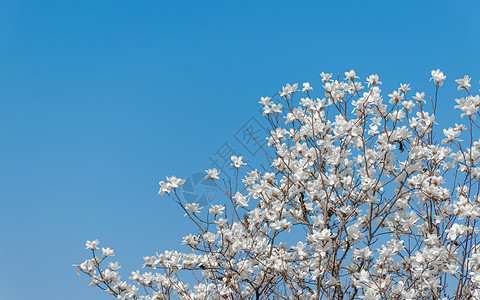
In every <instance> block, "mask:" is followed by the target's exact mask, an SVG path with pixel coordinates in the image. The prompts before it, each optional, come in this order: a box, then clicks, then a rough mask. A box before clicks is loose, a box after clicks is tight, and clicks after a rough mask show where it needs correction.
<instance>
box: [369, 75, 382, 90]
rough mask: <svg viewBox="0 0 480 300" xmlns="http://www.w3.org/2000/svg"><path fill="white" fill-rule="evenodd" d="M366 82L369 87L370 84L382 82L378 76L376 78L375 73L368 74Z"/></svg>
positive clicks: (374, 84)
mask: <svg viewBox="0 0 480 300" xmlns="http://www.w3.org/2000/svg"><path fill="white" fill-rule="evenodd" d="M367 83H368V86H369V87H370V85H371V86H376V85H377V84H382V82H381V81H379V78H378V75H377V74H375V75H373V74H372V75H370V76H368V78H367Z"/></svg>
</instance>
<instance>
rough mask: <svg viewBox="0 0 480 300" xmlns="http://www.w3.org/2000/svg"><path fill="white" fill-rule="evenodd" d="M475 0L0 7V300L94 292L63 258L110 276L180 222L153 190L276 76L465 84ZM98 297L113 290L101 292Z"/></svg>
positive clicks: (476, 31) (213, 140) (203, 152)
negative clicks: (114, 265)
mask: <svg viewBox="0 0 480 300" xmlns="http://www.w3.org/2000/svg"><path fill="white" fill-rule="evenodd" d="M479 9H480V5H479V2H478V1H295V2H284V1H270V2H266V3H265V2H259V1H232V2H230V1H221V2H220V1H217V2H205V1H201V2H200V1H199V2H184V1H182V2H179V1H171V2H166V1H119V0H116V1H101V0H97V1H20V0H17V1H1V3H0V291H1V292H0V299H9V300H10V299H12V300H32V299H35V300H43V299H49V300H50V299H71V300H77V299H82V300H84V299H92V300H101V299H110V297H109V296H108V295H106V294H105V293H103V292H101V291H99V290H97V289H96V288H92V287H89V286H88V285H87V284H88V282H89V280H88V278H87V277H86V276H80V277H78V276H77V275H76V274H75V272H74V268H73V267H72V264H74V263H80V262H83V260H85V259H86V258H87V257H88V255H87V254H88V252H87V251H86V250H85V247H84V243H85V240H87V239H95V238H98V239H100V240H101V242H102V245H106V246H110V247H112V248H113V249H115V250H116V259H118V260H119V261H120V262H121V263H122V264H123V265H124V267H123V271H128V273H127V274H129V272H130V271H131V270H132V269H133V268H137V267H138V266H140V265H141V264H142V262H143V260H142V257H143V256H145V255H153V254H154V253H155V252H156V251H163V250H164V249H174V248H178V245H179V244H180V242H181V236H182V234H186V233H187V232H189V231H190V230H192V229H193V227H192V226H191V225H190V224H189V223H188V222H187V220H186V219H184V218H183V213H182V212H181V211H180V210H179V209H178V208H177V207H176V206H175V205H174V204H173V203H172V201H169V200H168V199H167V198H160V197H159V196H158V195H157V191H158V185H157V184H158V181H159V180H164V177H165V176H170V175H173V174H175V175H177V176H179V177H186V176H188V175H189V174H191V173H192V172H197V171H202V170H204V169H206V168H208V167H209V166H210V162H209V159H208V158H209V156H210V155H211V154H212V153H213V152H215V151H216V150H217V149H218V147H219V146H220V145H221V144H222V143H223V142H224V141H225V140H228V139H230V138H231V136H232V134H233V133H234V132H235V131H236V130H237V129H238V128H239V126H241V125H242V124H243V123H244V122H245V121H246V120H247V119H248V118H249V117H250V116H251V115H253V114H254V113H255V112H256V110H257V109H258V104H257V102H258V100H259V98H260V97H261V96H269V95H271V94H272V93H273V92H275V91H276V90H279V89H280V88H281V86H282V85H284V84H285V83H287V82H290V83H293V82H299V83H302V82H304V81H309V82H310V83H311V84H312V86H314V88H315V87H317V90H319V89H320V76H319V74H320V72H322V71H325V72H333V73H335V74H337V73H340V74H342V76H343V72H345V71H348V70H350V69H351V68H353V69H355V70H356V71H357V74H359V75H360V76H361V78H362V80H364V79H365V77H366V76H367V75H369V74H371V73H378V74H379V75H380V77H381V80H382V81H383V82H384V85H383V88H384V89H385V92H390V91H391V90H393V89H396V88H397V87H398V86H399V84H400V83H411V86H412V90H413V91H425V92H427V94H431V91H432V88H433V85H432V83H429V82H428V79H429V78H430V71H431V70H432V69H437V68H440V69H442V71H444V72H445V74H446V75H447V82H446V84H445V89H444V90H445V91H444V92H443V91H442V93H441V94H440V95H441V102H440V104H439V105H440V107H441V109H442V113H441V114H439V119H440V120H445V121H447V122H449V121H451V120H452V119H450V113H451V108H452V107H453V105H454V100H453V98H454V97H455V96H456V95H458V94H457V93H455V87H456V84H455V83H454V81H453V80H454V79H456V78H459V77H463V75H464V74H469V75H470V76H472V77H473V80H472V85H473V87H472V89H473V90H474V92H475V93H477V90H478V87H479V85H478V80H479V79H480V25H479V23H478V11H479ZM112 299H113V298H112Z"/></svg>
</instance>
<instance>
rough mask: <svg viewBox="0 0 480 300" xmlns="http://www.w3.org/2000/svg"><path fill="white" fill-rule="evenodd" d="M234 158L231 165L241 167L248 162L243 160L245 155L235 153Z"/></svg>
mask: <svg viewBox="0 0 480 300" xmlns="http://www.w3.org/2000/svg"><path fill="white" fill-rule="evenodd" d="M231 159H232V163H231V164H230V165H231V166H233V167H235V168H240V167H242V166H244V165H246V163H244V162H243V161H242V160H243V156H238V157H237V156H235V155H232V157H231Z"/></svg>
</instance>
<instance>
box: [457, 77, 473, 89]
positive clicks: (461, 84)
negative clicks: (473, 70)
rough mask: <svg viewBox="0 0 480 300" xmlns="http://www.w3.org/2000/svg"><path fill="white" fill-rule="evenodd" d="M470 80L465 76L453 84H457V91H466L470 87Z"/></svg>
mask: <svg viewBox="0 0 480 300" xmlns="http://www.w3.org/2000/svg"><path fill="white" fill-rule="evenodd" d="M470 80H471V78H470V77H469V76H468V75H465V77H463V78H460V79H457V80H455V82H456V83H458V87H457V89H458V90H461V89H466V90H468V89H469V88H470V87H471V85H470Z"/></svg>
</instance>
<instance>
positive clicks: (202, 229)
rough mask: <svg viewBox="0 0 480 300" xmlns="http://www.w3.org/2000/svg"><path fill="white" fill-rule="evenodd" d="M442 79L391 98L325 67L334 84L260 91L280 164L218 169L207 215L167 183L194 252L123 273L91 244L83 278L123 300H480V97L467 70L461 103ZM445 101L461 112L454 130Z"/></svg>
mask: <svg viewBox="0 0 480 300" xmlns="http://www.w3.org/2000/svg"><path fill="white" fill-rule="evenodd" d="M431 74H432V78H431V80H433V81H434V85H433V86H432V84H431V86H430V87H429V88H426V89H425V91H430V92H431V91H432V90H433V91H434V92H433V94H432V95H426V93H425V92H416V91H415V92H412V91H411V88H410V85H409V84H401V85H400V87H399V88H398V89H395V90H393V91H390V92H386V93H383V92H382V91H381V89H380V86H381V83H382V82H381V81H380V78H379V76H378V75H377V74H375V75H370V76H367V77H366V78H367V80H366V82H365V83H366V84H365V85H366V86H367V88H365V87H364V85H363V84H362V82H360V81H359V76H357V74H356V73H355V71H354V70H351V71H348V72H345V79H344V81H340V80H338V79H336V80H335V79H332V74H330V73H323V72H322V73H321V81H322V82H321V83H320V84H321V85H322V86H323V89H324V91H322V92H319V90H320V89H319V88H315V89H313V88H312V87H311V86H310V83H304V84H303V89H302V91H301V93H302V94H301V95H297V94H296V93H297V92H298V93H300V91H298V84H293V85H290V84H286V85H285V86H284V87H283V89H282V92H280V93H279V94H280V96H281V97H278V99H271V98H270V97H262V98H261V100H260V102H259V103H260V104H261V105H262V106H263V114H264V116H265V118H266V119H267V120H266V123H268V124H269V125H270V127H269V128H268V131H267V132H269V134H268V135H267V136H266V137H265V138H266V140H267V142H268V143H267V145H268V147H263V146H262V149H264V150H265V155H266V159H267V161H268V164H262V165H261V167H259V168H255V167H254V166H255V162H253V161H252V162H251V163H249V165H248V170H244V169H243V168H241V167H243V166H245V165H246V163H245V162H243V157H242V156H239V157H237V156H232V157H231V160H232V164H231V165H232V166H233V167H235V168H236V169H235V173H236V178H234V179H233V180H232V178H228V177H227V178H222V177H223V176H227V174H224V172H223V173H222V176H220V172H219V171H218V170H216V169H208V170H206V173H207V175H206V177H205V178H209V179H213V180H215V184H216V186H217V187H218V188H219V189H220V190H221V192H222V193H221V194H222V195H224V196H223V199H219V200H218V201H219V203H212V204H211V205H210V207H209V209H208V211H202V210H201V207H200V205H199V203H186V202H185V200H184V199H183V198H182V197H181V196H179V195H181V193H177V189H179V188H180V186H181V185H182V184H184V183H185V180H183V179H179V178H177V177H175V176H171V177H167V182H163V181H161V182H160V191H159V194H160V195H161V196H164V195H168V196H169V199H170V200H171V201H175V202H176V203H177V204H178V205H179V206H180V208H181V209H182V211H184V212H185V217H186V219H187V220H189V221H190V222H191V223H192V225H193V226H195V228H194V229H192V232H191V233H188V234H186V235H184V236H183V239H182V243H183V244H184V245H186V247H182V248H179V249H182V251H180V250H165V251H163V252H161V251H160V252H157V253H155V254H152V255H150V256H145V257H144V258H143V259H144V264H143V266H142V268H143V269H141V270H135V271H133V272H127V274H131V276H129V277H128V278H127V279H128V280H122V278H121V276H122V271H123V269H121V266H120V264H119V263H118V262H107V261H108V260H111V259H112V256H113V255H114V251H113V250H112V249H110V248H108V247H102V248H101V252H100V251H97V250H98V249H99V241H98V240H93V241H90V240H89V241H87V242H86V244H85V246H86V248H87V249H88V250H89V252H90V253H89V255H90V256H89V257H88V258H87V259H86V260H85V261H84V262H83V263H81V264H78V265H74V266H75V267H76V269H77V273H79V274H86V275H87V276H89V277H90V278H91V282H90V285H92V286H96V287H99V288H100V289H102V290H104V291H105V292H107V293H109V294H110V295H111V296H113V297H115V298H116V299H120V300H127V299H128V300H159V299H188V300H196V299H215V300H220V299H292V300H293V299H299V300H307V299H309V300H310V299H332V300H337V299H351V300H353V299H402V300H405V299H442V300H443V299H480V239H479V236H478V233H479V228H478V227H479V225H478V224H479V218H480V196H479V195H480V166H479V162H480V134H479V133H480V126H479V125H480V124H478V123H477V121H476V119H475V118H476V116H478V115H480V114H479V107H480V96H479V95H473V94H471V93H470V91H469V88H470V77H468V76H465V77H464V78H463V79H458V80H456V82H457V83H458V84H459V88H458V93H461V95H460V96H458V99H456V100H455V101H453V100H451V101H450V102H449V98H447V97H445V98H442V96H441V95H442V92H441V88H440V86H442V85H443V83H444V81H445V80H446V76H445V75H444V74H443V72H442V71H440V70H433V71H432V72H431ZM339 77H340V76H335V78H339ZM363 78H365V77H363ZM442 89H443V88H442ZM387 97H388V98H387ZM440 98H441V99H440ZM385 99H387V100H385ZM439 101H441V103H442V105H441V106H438V107H442V109H448V110H450V109H451V108H452V107H453V108H455V109H456V110H452V111H456V112H458V115H459V116H461V117H462V119H460V122H459V123H458V124H455V126H454V127H448V126H443V124H441V123H443V122H442V120H438V119H437V118H436V114H437V111H436V109H437V105H436V104H437V102H439ZM282 110H283V111H282ZM449 113H450V111H449ZM452 118H453V115H452ZM449 121H450V120H449ZM460 138H461V139H460ZM222 183H223V185H222ZM155 238H157V237H155ZM100 253H101V254H100Z"/></svg>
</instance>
